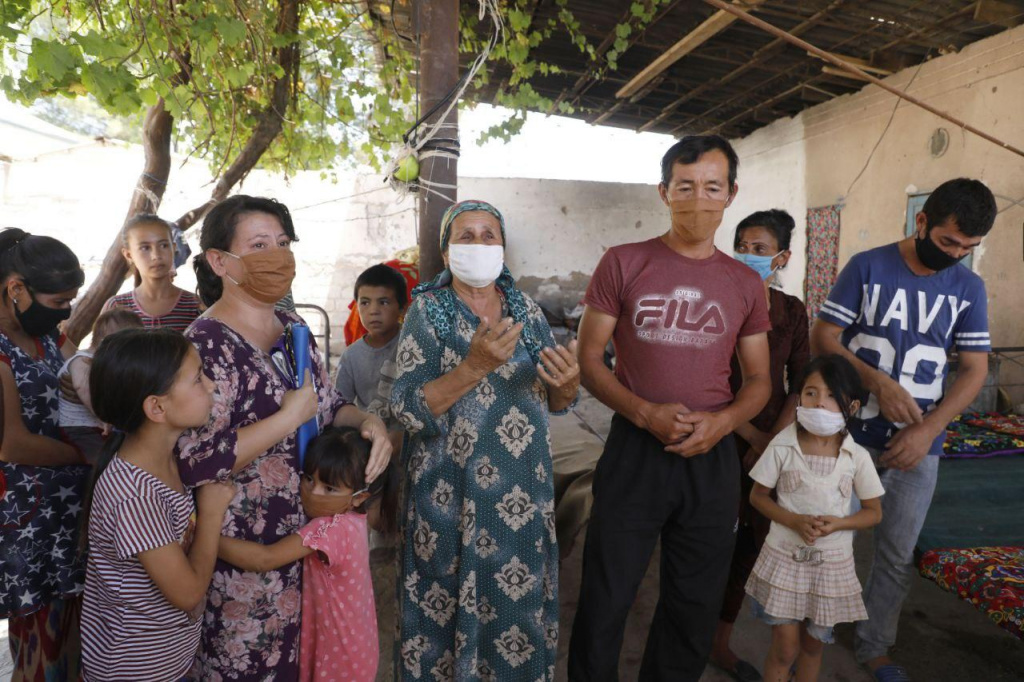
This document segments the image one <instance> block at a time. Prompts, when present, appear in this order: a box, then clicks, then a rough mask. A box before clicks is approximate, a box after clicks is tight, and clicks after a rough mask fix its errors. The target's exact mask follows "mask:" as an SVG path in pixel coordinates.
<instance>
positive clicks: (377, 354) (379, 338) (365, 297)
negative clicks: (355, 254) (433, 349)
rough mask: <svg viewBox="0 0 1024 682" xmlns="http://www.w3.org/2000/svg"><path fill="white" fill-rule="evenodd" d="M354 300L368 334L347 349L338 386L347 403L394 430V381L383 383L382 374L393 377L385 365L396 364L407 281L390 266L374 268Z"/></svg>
mask: <svg viewBox="0 0 1024 682" xmlns="http://www.w3.org/2000/svg"><path fill="white" fill-rule="evenodd" d="M355 299H356V306H358V308H357V309H358V310H359V319H360V320H361V321H362V323H363V326H364V327H366V335H365V336H363V337H362V338H361V339H359V340H358V341H356V342H355V343H353V344H352V345H351V346H349V347H348V348H347V349H345V353H344V354H343V355H342V356H341V364H340V366H339V367H338V377H337V379H336V387H337V389H338V393H340V394H341V397H343V398H344V399H345V400H347V401H349V402H351V403H355V405H356V407H358V408H359V409H361V410H367V411H370V412H372V413H375V414H377V415H379V416H380V417H381V418H382V419H384V421H385V423H388V425H389V427H391V426H393V423H391V422H390V420H389V417H390V413H389V411H388V397H389V396H388V395H387V394H389V393H390V384H391V382H390V381H388V380H387V377H384V378H383V380H382V376H381V373H382V370H383V372H384V374H385V375H389V374H390V375H392V377H393V374H394V372H393V371H391V372H388V368H387V367H386V365H388V364H392V365H393V364H394V360H395V351H396V350H397V349H398V332H399V331H400V330H401V326H402V325H401V319H402V314H403V313H404V312H405V308H406V306H407V304H408V293H407V291H406V286H405V278H404V277H402V275H401V273H399V272H398V271H397V270H395V269H394V268H391V267H388V266H387V265H374V266H373V267H371V268H368V269H366V270H364V271H363V272H362V274H360V275H359V277H358V278H357V279H356V286H355ZM382 390H383V391H384V393H381V391H382Z"/></svg>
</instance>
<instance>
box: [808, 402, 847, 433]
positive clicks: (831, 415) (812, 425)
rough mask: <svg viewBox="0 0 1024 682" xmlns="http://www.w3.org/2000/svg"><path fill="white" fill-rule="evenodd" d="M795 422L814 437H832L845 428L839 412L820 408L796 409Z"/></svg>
mask: <svg viewBox="0 0 1024 682" xmlns="http://www.w3.org/2000/svg"><path fill="white" fill-rule="evenodd" d="M796 420H797V421H798V422H799V423H800V426H802V427H804V428H805V429H807V430H808V431H810V432H811V433H813V434H814V435H815V436H822V437H827V436H834V435H836V434H837V433H839V432H840V431H842V430H843V429H844V428H846V420H845V419H843V414H842V413H841V412H833V411H832V410H826V409H824V408H822V407H798V408H796Z"/></svg>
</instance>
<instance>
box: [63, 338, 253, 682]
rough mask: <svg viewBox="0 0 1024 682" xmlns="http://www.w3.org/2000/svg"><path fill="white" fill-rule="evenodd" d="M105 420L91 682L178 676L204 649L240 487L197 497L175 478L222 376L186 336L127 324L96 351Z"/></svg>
mask: <svg viewBox="0 0 1024 682" xmlns="http://www.w3.org/2000/svg"><path fill="white" fill-rule="evenodd" d="M89 389H90V393H91V395H92V401H93V408H94V410H95V412H96V415H97V416H98V417H99V418H100V419H102V420H103V421H104V422H106V423H108V424H111V425H112V426H113V427H114V428H115V429H116V431H115V432H114V434H113V435H112V436H111V438H109V439H108V440H107V442H106V444H105V445H104V448H103V451H102V452H101V454H100V458H99V461H98V463H97V464H96V466H95V469H94V473H93V478H92V482H91V483H90V489H89V491H88V492H87V495H86V502H85V522H86V523H87V529H88V535H87V538H88V539H87V542H88V550H89V563H88V568H87V570H86V580H85V601H84V604H83V608H82V626H81V629H82V663H83V667H84V678H85V680H87V682H100V681H104V680H147V681H152V682H162V681H165V680H166V681H168V682H172V681H175V680H180V679H181V678H182V677H183V676H185V674H186V673H187V672H188V671H189V669H190V668H191V667H192V661H193V659H194V657H195V654H196V650H197V648H198V646H199V633H200V626H201V623H200V621H199V620H198V616H199V614H202V612H203V608H202V607H203V604H204V597H205V595H206V590H207V587H208V586H209V584H210V577H211V575H212V574H213V567H214V562H215V561H216V558H217V541H218V537H219V535H220V526H221V522H222V520H223V518H224V512H225V511H226V509H227V507H228V504H229V503H230V501H231V499H232V497H234V493H235V488H234V484H231V483H211V484H208V485H205V486H203V487H202V488H200V490H199V514H198V520H196V506H195V504H194V503H193V500H192V493H191V491H188V490H186V489H185V487H184V486H183V485H182V482H181V478H180V477H179V476H178V467H177V462H176V459H175V456H174V447H175V444H176V443H177V441H178V438H179V437H180V436H181V434H182V432H183V431H185V430H186V429H189V428H195V427H198V426H202V425H204V424H206V422H207V421H208V420H209V418H210V410H211V408H212V406H213V382H211V381H210V380H209V379H208V378H207V377H206V375H204V374H203V370H202V364H201V362H200V359H199V354H198V353H197V352H196V350H195V348H193V347H192V344H191V343H189V342H188V340H186V339H185V337H184V336H182V335H181V334H180V333H178V332H173V331H170V330H161V329H153V330H145V329H126V330H123V331H119V332H116V333H114V334H111V335H110V336H108V337H107V338H106V339H104V340H103V343H101V344H100V347H99V349H98V350H97V351H96V355H95V356H94V358H93V364H92V371H91V372H90V376H89Z"/></svg>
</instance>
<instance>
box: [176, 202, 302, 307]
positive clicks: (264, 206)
mask: <svg viewBox="0 0 1024 682" xmlns="http://www.w3.org/2000/svg"><path fill="white" fill-rule="evenodd" d="M247 213H266V214H267V215H272V216H274V217H275V218H277V221H278V222H279V223H280V224H281V228H282V229H283V230H284V233H285V234H286V235H288V238H289V239H290V240H291V241H293V242H297V241H299V238H298V237H296V236H295V225H294V224H293V223H292V214H291V212H290V211H289V210H288V207H287V206H285V205H284V204H282V203H281V202H280V201H277V200H276V199H268V198H266V197H251V196H248V195H246V194H236V195H235V196H233V197H228V198H227V199H225V200H223V201H221V202H220V203H218V204H217V205H215V206H214V207H213V208H212V209H210V212H209V213H207V214H206V217H205V218H204V219H203V228H202V231H201V232H200V233H199V248H200V250H201V251H202V253H199V254H197V255H196V256H195V258H193V259H192V267H193V268H194V269H195V271H196V295H197V296H199V300H201V301H202V302H203V305H205V306H206V307H207V308H209V307H210V306H212V305H213V304H214V303H216V302H217V301H218V300H220V297H221V295H222V294H223V293H224V283H223V282H221V279H220V277H219V276H218V275H217V274H216V273H215V272H214V271H213V268H211V267H210V264H209V263H208V262H207V260H206V251H207V250H209V249H217V250H218V251H230V250H231V242H232V240H233V239H234V238H235V228H236V227H238V221H239V220H240V219H241V218H242V216H244V215H246V214H247Z"/></svg>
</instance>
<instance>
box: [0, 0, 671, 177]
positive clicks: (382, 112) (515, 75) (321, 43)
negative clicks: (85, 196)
mask: <svg viewBox="0 0 1024 682" xmlns="http://www.w3.org/2000/svg"><path fill="white" fill-rule="evenodd" d="M291 2H297V3H298V8H299V10H298V11H299V20H298V25H297V26H295V27H290V26H288V28H282V27H283V26H287V23H282V22H281V21H280V15H281V7H282V6H288V5H289V3H291ZM668 2H669V0H636V1H635V2H633V3H632V4H631V5H630V6H629V10H628V13H627V18H626V19H625V20H624V21H623V22H622V23H620V24H619V25H618V26H616V27H615V28H614V39H613V42H612V44H611V45H610V46H608V47H607V48H606V49H605V51H604V53H603V54H599V53H598V51H597V48H596V47H595V45H594V43H592V42H591V39H590V38H588V35H587V33H586V31H585V30H584V27H583V26H582V25H581V23H580V22H579V20H577V19H576V17H575V16H574V15H573V13H572V11H571V9H570V7H569V2H568V0H554V6H553V7H552V8H551V9H550V10H546V11H545V12H544V15H543V16H544V17H546V18H544V19H543V20H542V19H539V18H538V16H537V14H536V13H537V7H538V3H537V2H536V1H535V0H502V2H501V9H502V11H503V12H504V19H505V27H506V32H505V37H504V40H503V41H502V42H501V43H500V44H499V45H498V46H497V48H496V49H495V50H494V52H493V53H492V56H491V59H492V60H493V61H495V62H504V63H505V64H506V65H507V66H508V76H507V78H503V80H502V82H501V83H499V84H498V89H499V92H498V94H497V96H496V97H495V99H494V101H495V102H496V103H498V104H501V105H503V106H506V107H509V108H510V109H512V110H513V111H514V112H515V113H514V114H513V116H512V118H511V119H510V120H509V121H507V122H506V124H504V125H502V126H498V127H497V129H494V130H492V131H488V133H486V134H485V135H484V137H485V139H486V138H489V137H497V138H501V139H508V138H509V137H511V136H512V135H514V134H515V133H516V132H518V131H519V129H521V127H522V125H523V123H524V122H525V115H526V111H527V110H535V111H536V110H540V111H551V112H558V113H571V112H572V111H573V107H572V104H571V103H570V102H566V101H561V100H557V101H556V100H552V99H550V98H547V97H545V96H543V95H541V94H539V93H538V92H537V91H536V89H535V88H534V86H533V85H531V83H532V82H536V81H535V79H537V78H544V77H547V76H550V75H552V74H557V73H559V72H560V69H559V66H558V65H556V64H552V63H549V62H545V61H543V60H540V59H538V58H537V54H538V52H539V51H538V50H537V48H538V47H539V46H540V45H541V44H542V43H544V42H545V41H550V40H560V41H566V42H567V43H569V44H571V45H573V46H575V49H576V50H578V52H579V54H580V57H581V59H580V61H582V62H583V64H582V66H583V67H585V68H588V69H589V70H591V72H592V73H594V74H596V77H601V76H602V75H603V74H604V73H606V72H607V71H608V70H615V69H616V68H617V60H618V58H619V57H620V56H621V54H622V53H623V52H625V51H626V50H627V49H628V48H629V45H630V44H631V41H632V40H635V39H636V37H637V36H638V35H639V34H640V32H641V31H642V30H643V28H644V27H645V26H646V25H647V24H648V23H649V22H650V21H651V20H652V19H653V17H654V16H655V15H656V12H657V11H658V8H659V7H660V6H662V5H665V4H667V3H668ZM374 6H376V5H374ZM461 8H462V14H461V20H460V29H461V30H460V36H459V49H460V51H461V52H462V53H463V54H464V55H465V57H464V59H463V62H464V63H465V61H467V59H466V58H469V57H472V56H475V55H476V54H478V53H479V51H480V50H481V49H482V47H483V44H482V42H481V41H482V36H486V35H487V33H488V29H489V27H487V26H479V25H478V24H479V19H478V15H477V9H478V8H477V3H475V2H464V3H461ZM388 23H389V22H388V21H387V19H386V18H385V19H382V20H380V21H378V22H374V21H371V19H370V15H369V13H368V12H366V5H365V4H364V3H359V2H348V1H344V2H343V1H339V0H175V2H148V3H147V2H141V1H140V0H103V1H102V2H93V1H91V0H90V1H85V2H83V1H82V0H0V91H2V92H3V93H4V94H5V95H6V96H7V97H8V98H9V99H12V100H15V101H20V102H22V103H25V104H30V103H32V102H34V101H36V100H38V99H39V98H52V97H56V96H58V95H59V96H64V97H81V96H89V97H91V98H93V99H94V100H95V102H97V103H98V104H99V106H101V107H102V108H103V109H104V110H106V111H107V112H108V113H110V114H114V115H117V116H121V117H138V116H140V115H141V114H142V113H143V112H144V109H145V108H147V107H151V106H155V105H159V104H161V103H162V106H164V107H165V108H166V109H167V111H168V112H170V113H171V114H172V115H173V116H174V119H175V120H174V123H175V131H174V136H175V141H176V146H177V149H178V150H179V151H184V152H186V153H189V154H191V155H193V156H197V157H199V158H203V159H204V160H206V161H207V162H208V163H209V164H210V166H211V168H212V169H214V170H215V171H216V170H218V169H221V168H223V167H224V165H225V164H228V163H230V162H231V161H232V160H233V159H234V158H235V157H236V156H237V154H238V152H239V151H240V150H241V149H242V148H243V147H244V145H245V144H246V141H247V140H249V138H250V137H251V135H252V134H253V132H254V131H256V130H257V126H258V125H259V122H260V120H261V116H262V115H263V114H264V113H265V112H267V111H268V110H271V101H272V97H273V95H274V92H275V88H278V86H279V85H281V86H283V87H286V88H287V92H288V106H287V111H285V112H280V113H281V114H282V115H283V118H284V127H283V129H282V132H281V134H279V135H278V136H277V137H276V139H275V140H274V142H273V143H272V144H271V146H270V148H269V149H268V151H267V152H266V153H265V154H264V155H263V157H262V158H261V161H260V165H261V166H262V167H264V168H268V169H271V170H279V171H283V172H290V171H294V170H299V169H307V168H319V169H326V170H328V171H330V170H332V169H334V168H337V167H339V166H342V165H349V164H352V163H356V162H365V163H369V164H371V165H373V166H376V167H378V168H379V167H381V165H382V164H383V162H384V161H385V160H386V159H387V158H388V156H389V155H390V153H391V150H392V149H393V147H394V146H396V145H397V144H400V143H401V137H402V134H403V133H404V132H405V130H406V129H407V128H408V126H409V125H410V124H411V123H412V121H413V120H414V119H415V94H416V93H415V79H416V66H415V62H414V59H413V57H414V54H413V53H414V51H415V49H416V48H415V45H413V44H411V43H403V42H401V41H400V40H399V38H398V37H397V36H395V34H394V33H393V32H392V31H391V27H390V26H389V25H388ZM293 48H294V49H297V51H298V65H297V66H294V67H292V66H289V65H288V64H289V63H288V61H287V60H283V59H282V58H281V55H282V51H285V50H289V49H293ZM574 68H575V67H574ZM492 73H494V70H493V69H492V68H485V69H483V70H482V71H481V73H480V75H479V76H478V77H477V80H476V82H475V83H474V86H476V87H480V86H483V85H485V84H487V82H488V79H489V78H491V77H492V76H491V75H490V74H492Z"/></svg>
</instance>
